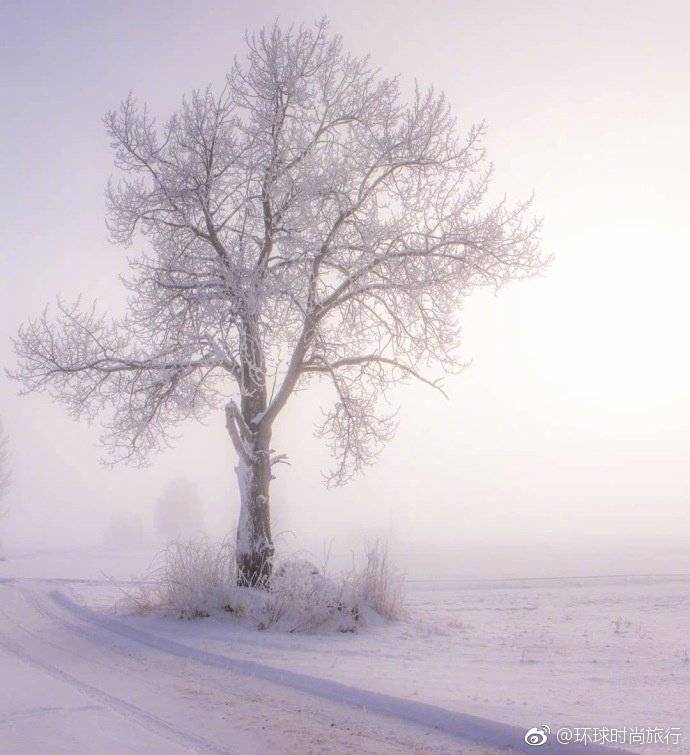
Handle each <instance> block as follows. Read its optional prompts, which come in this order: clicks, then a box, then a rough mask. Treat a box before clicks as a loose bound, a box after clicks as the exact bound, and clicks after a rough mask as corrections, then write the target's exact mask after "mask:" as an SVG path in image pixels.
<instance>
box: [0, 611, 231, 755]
mask: <svg viewBox="0 0 690 755" xmlns="http://www.w3.org/2000/svg"><path fill="white" fill-rule="evenodd" d="M3 613H4V612H3ZM5 615H6V614H5ZM0 650H3V651H4V652H5V653H7V654H9V655H14V656H15V657H16V658H18V659H19V660H20V661H22V662H23V663H25V664H26V665H27V666H30V667H31V668H35V669H38V670H40V671H43V672H44V673H47V674H49V675H50V676H52V677H53V678H54V679H58V680H60V681H62V682H65V683H66V684H68V685H69V686H71V687H72V688H74V689H76V690H77V691H78V692H80V693H81V694H83V695H85V696H87V697H89V698H91V699H92V700H96V701H97V702H99V703H101V704H102V705H104V706H106V707H107V708H109V709H110V710H112V711H114V712H115V713H117V714H119V715H121V716H123V717H124V718H125V719H127V720H128V721H130V722H134V723H136V724H138V725H140V726H142V727H143V728H145V729H148V730H149V731H152V732H153V733H154V734H158V735H159V736H161V737H163V738H164V739H167V740H168V741H171V742H173V743H175V744H177V745H181V746H183V747H184V746H187V747H191V748H192V749H193V750H194V751H195V752H204V753H206V752H208V753H216V754H217V755H234V753H233V752H232V751H231V750H225V749H222V748H220V747H217V746H216V745H214V744H213V743H212V742H208V741H207V740H205V739H203V738H201V737H197V736H195V735H193V734H189V733H187V732H185V731H182V730H181V729H178V728H176V727H175V726H173V725H172V724H169V723H167V721H163V720H162V719H160V718H158V717H157V716H154V715H153V714H151V713H147V712H146V711H145V710H143V709H142V708H139V707H137V706H136V705H132V703H128V702H126V701H125V700H122V699H121V698H119V697H115V696H114V695H110V694H109V693H107V692H105V691H103V690H102V689H99V688H98V687H94V686H93V685H92V684H88V683H87V682H83V681H81V680H80V679H77V678H76V677H75V676H72V675H71V674H68V673H67V672H65V671H63V670H62V669H60V668H58V667H57V666H54V665H53V664H51V663H47V662H45V661H42V660H39V659H38V658H36V657H34V656H32V655H31V654H30V653H28V652H26V650H24V648H22V647H21V646H20V645H19V644H17V643H16V642H14V640H13V639H12V638H11V637H9V636H8V635H6V634H5V633H4V632H0Z"/></svg>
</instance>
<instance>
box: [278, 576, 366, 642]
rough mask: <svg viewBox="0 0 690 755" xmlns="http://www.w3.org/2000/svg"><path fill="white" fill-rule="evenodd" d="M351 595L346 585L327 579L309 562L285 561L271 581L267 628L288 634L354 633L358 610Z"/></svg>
mask: <svg viewBox="0 0 690 755" xmlns="http://www.w3.org/2000/svg"><path fill="white" fill-rule="evenodd" d="M347 592H348V590H347V585H346V583H344V582H340V583H338V582H336V581H334V580H332V579H329V578H328V577H325V576H324V575H322V574H321V573H320V572H319V570H318V569H317V568H316V567H315V566H314V565H313V564H312V563H310V562H309V561H285V562H283V563H282V564H279V565H278V566H277V568H276V569H275V570H274V573H273V577H272V579H271V586H270V590H269V599H268V600H267V601H266V605H265V608H264V622H263V623H264V626H265V628H268V627H269V626H275V627H277V628H278V629H282V630H284V631H288V632H313V631H316V630H318V629H326V628H331V629H338V630H340V631H353V629H354V621H355V616H356V611H355V612H354V613H353V612H352V608H353V606H352V605H348V601H347V600H346V599H345V594H346V593H347Z"/></svg>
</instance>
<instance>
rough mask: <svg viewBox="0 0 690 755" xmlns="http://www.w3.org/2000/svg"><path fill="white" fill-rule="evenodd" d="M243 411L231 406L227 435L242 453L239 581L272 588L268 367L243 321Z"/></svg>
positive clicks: (251, 324)
mask: <svg viewBox="0 0 690 755" xmlns="http://www.w3.org/2000/svg"><path fill="white" fill-rule="evenodd" d="M241 338H242V357H243V358H242V360H241V370H242V375H241V386H242V397H241V401H240V406H239V407H236V406H234V405H233V406H231V407H230V412H231V416H230V417H228V430H229V431H230V435H231V437H232V439H233V443H234V444H235V449H236V450H237V452H238V457H239V462H238V465H237V467H236V472H237V480H238V483H239V491H240V518H239V522H238V525H237V579H238V584H240V585H249V586H252V587H268V584H269V582H270V579H271V568H272V566H273V551H274V548H273V539H272V537H271V509H270V497H269V487H270V484H271V447H270V444H271V425H270V423H269V422H267V421H265V420H264V414H265V413H266V405H267V396H266V367H265V360H264V356H263V352H262V349H261V339H260V337H259V334H258V332H257V328H256V323H255V322H253V321H250V320H245V322H244V327H243V329H242V332H241Z"/></svg>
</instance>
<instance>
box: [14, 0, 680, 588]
mask: <svg viewBox="0 0 690 755" xmlns="http://www.w3.org/2000/svg"><path fill="white" fill-rule="evenodd" d="M323 14H326V15H328V16H329V17H330V18H331V20H332V29H333V31H334V32H338V33H341V34H342V35H343V36H344V38H345V43H346V45H347V46H348V47H350V48H351V49H352V50H353V51H355V52H357V53H362V52H367V51H369V52H371V55H372V58H373V60H374V61H375V62H376V63H377V64H379V65H380V66H381V68H382V69H383V70H384V71H385V72H386V73H388V74H396V73H400V74H401V75H402V77H403V80H404V81H406V82H408V83H412V82H413V80H414V79H415V78H417V79H419V81H420V82H422V83H425V84H426V83H434V84H436V85H437V86H438V87H440V88H442V89H444V90H445V91H446V93H447V94H448V97H449V99H450V101H451V102H452V103H453V105H454V108H455V112H456V114H457V115H458V116H459V117H460V120H461V123H465V124H469V123H471V122H473V121H477V120H481V119H482V118H484V119H486V120H487V122H488V125H489V133H488V137H487V139H486V145H487V147H488V151H489V157H490V159H491V160H492V161H493V162H494V163H495V166H496V172H495V183H494V189H495V191H496V192H499V193H501V194H502V193H503V192H506V193H507V194H508V195H509V197H511V198H520V197H525V196H527V195H529V193H530V192H531V191H532V190H533V189H534V190H535V192H536V208H537V211H538V212H539V214H543V215H544V217H545V229H544V245H545V247H546V249H547V250H548V251H550V252H552V253H554V254H555V260H554V263H553V265H552V266H551V268H550V269H549V270H548V271H547V273H546V274H545V275H544V276H543V277H542V278H541V279H539V280H534V281H531V282H527V283H522V284H516V285H514V286H513V287H512V288H510V289H506V290H504V291H502V292H501V293H500V295H499V296H498V297H497V298H496V297H494V295H493V293H491V292H488V291H484V292H479V293H478V294H476V295H475V296H473V297H472V298H471V299H470V300H469V301H468V302H467V305H466V308H465V316H464V323H465V340H464V344H465V354H466V356H467V359H468V360H472V364H471V366H470V367H468V369H467V370H466V371H465V372H464V373H463V374H461V375H460V376H457V377H453V378H449V379H448V380H447V383H446V387H447V390H448V393H449V395H450V401H444V400H443V399H442V398H440V397H439V396H438V394H436V393H435V392H434V391H430V390H429V389H425V388H423V387H414V386H407V387H404V388H403V389H401V390H400V392H399V393H398V394H397V396H396V398H397V399H398V400H399V403H400V405H401V412H400V419H401V423H400V428H399V431H398V434H397V437H396V439H395V441H394V442H393V443H391V444H390V445H389V446H388V448H387V449H386V451H385V452H384V454H383V456H382V457H381V460H380V462H379V463H378V465H377V466H375V467H373V468H372V469H371V470H370V471H369V473H368V474H367V476H366V477H365V478H362V479H361V480H358V481H356V482H355V483H353V484H350V485H349V486H347V487H345V488H343V489H339V490H335V491H326V490H325V489H324V488H323V487H322V485H321V479H320V468H321V467H322V466H323V464H325V463H327V461H328V458H327V456H326V454H325V453H324V451H323V450H322V449H321V448H320V446H319V444H318V442H317V441H315V440H313V439H312V438H311V425H312V420H313V419H314V418H315V417H316V416H317V415H316V412H317V411H318V398H319V396H318V395H315V394H309V393H304V394H301V395H300V396H299V397H298V398H297V400H295V401H293V402H292V403H291V404H290V406H289V409H288V410H287V412H286V414H285V415H284V416H283V417H282V419H281V420H279V423H280V424H279V427H278V428H277V429H276V434H275V438H274V445H275V447H276V448H277V449H279V450H280V451H281V452H282V451H284V452H287V453H288V454H290V456H291V459H292V466H291V467H289V468H281V471H280V475H279V478H278V480H277V481H276V482H275V485H274V491H273V496H274V516H275V519H276V529H277V530H279V531H280V530H293V531H294V532H295V533H296V534H297V536H298V537H297V539H295V540H294V541H293V540H290V541H289V542H291V543H292V542H295V543H297V544H299V543H307V544H309V545H311V546H312V547H314V546H315V545H318V544H319V543H326V542H327V541H329V540H330V539H331V538H335V539H336V540H337V541H338V542H350V541H354V540H356V539H357V538H358V537H360V536H361V533H362V532H363V531H365V530H366V529H367V528H369V527H371V528H372V529H373V530H375V531H376V532H381V533H386V534H387V535H388V536H389V537H390V538H391V539H393V540H394V541H395V542H398V543H401V544H403V545H404V547H405V548H408V549H409V548H410V547H411V546H412V545H415V546H419V547H421V546H425V545H428V544H430V543H436V544H439V545H443V546H445V549H444V550H443V553H447V554H448V557H449V558H450V559H451V560H456V562H457V563H461V562H463V561H467V560H470V559H472V558H474V557H475V556H474V555H473V554H477V553H478V552H479V551H480V550H481V549H483V548H485V549H486V550H487V551H488V552H491V553H502V554H504V556H505V558H506V560H505V562H504V567H503V570H502V571H501V573H504V572H505V573H510V572H511V569H515V570H518V571H519V570H522V572H524V571H525V570H528V571H529V569H531V570H532V571H534V570H535V569H536V570H537V571H538V570H539V569H540V568H541V567H540V566H539V563H540V561H539V559H540V558H542V556H543V559H544V563H546V562H547V561H548V568H549V569H551V570H555V571H557V570H558V567H557V564H558V562H559V560H561V559H565V558H566V556H564V555H563V554H566V553H571V552H572V553H575V554H576V556H577V552H578V551H579V552H580V554H581V555H580V556H579V560H578V557H576V556H573V559H574V561H573V563H574V564H575V565H573V566H572V569H573V570H574V571H577V570H581V571H582V570H584V571H587V570H588V564H587V559H589V558H590V554H592V553H595V552H596V551H597V550H600V548H599V544H601V543H607V542H617V543H619V544H620V545H619V547H618V550H617V551H616V553H617V554H618V555H615V554H614V555H612V556H611V557H610V559H609V561H610V565H611V566H610V568H611V569H612V570H620V569H623V568H635V567H639V569H641V570H646V569H647V568H649V569H652V570H653V569H655V568H665V569H674V570H687V569H688V566H689V564H690V555H689V554H690V546H688V544H689V543H690V444H689V434H690V349H689V348H688V340H689V339H688V327H689V325H690V296H688V289H689V288H690V285H689V284H690V252H689V242H690V211H689V208H688V204H689V199H690V192H689V190H688V176H689V175H690V140H689V139H688V135H689V134H690V97H689V96H688V92H689V91H690V47H689V46H688V44H687V40H688V33H689V31H690V5H688V3H687V2H675V3H673V2H657V3H654V4H653V6H650V4H649V3H648V2H615V1H611V2H605V3H602V2H600V1H599V2H582V1H579V0H578V2H574V1H572V2H531V3H524V2H491V1H490V0H489V1H487V0H482V2H463V1H462V0H460V1H458V0H455V1H454V2H426V3H421V2H417V1H415V2H407V1H405V2H400V1H396V2H374V3H371V2H360V1H359V0H357V2H347V3H323V2H321V3H317V2H300V3H296V2H282V3H277V2H270V1H268V2H263V3H255V2H251V3H250V2H232V1H231V0H226V1H225V2H203V1H201V2H181V1H175V0H166V2H153V1H150V0H149V1H148V2H145V3H141V2H110V3H100V2H89V3H87V2H59V0H51V1H50V2H48V1H47V0H46V1H44V2H36V1H33V2H31V1H26V0H24V1H23V2H11V1H9V0H3V3H2V9H1V10H0V70H1V71H2V119H1V120H0V138H1V143H0V160H1V163H0V182H1V191H2V202H1V203H0V228H1V229H2V233H1V235H0V274H1V285H2V291H1V296H0V308H1V310H2V311H1V320H0V331H1V332H0V335H1V339H0V360H2V363H3V364H5V365H6V364H10V363H11V360H12V356H11V346H10V342H9V337H10V336H11V334H12V333H13V332H14V331H15V330H16V328H17V326H18V325H19V323H20V322H21V321H22V320H24V319H26V318H27V317H28V316H30V315H35V314H36V313H38V312H39V311H40V309H41V308H42V307H43V305H44V304H46V303H48V302H51V301H53V300H54V296H55V294H56V293H57V292H60V293H61V294H63V295H64V296H65V297H67V298H69V297H72V296H74V295H76V294H77V293H79V292H82V293H83V294H84V295H85V296H86V297H87V298H99V299H100V300H101V301H102V302H103V303H105V304H107V305H109V306H111V307H112V308H113V309H114V310H116V309H117V308H119V307H120V306H121V304H122V293H121V291H120V289H119V286H118V283H117V280H116V275H117V273H118V272H121V271H122V270H123V269H124V264H125V259H124V258H125V252H123V250H121V249H119V248H117V247H113V246H111V245H109V244H108V242H107V240H106V232H105V227H104V201H103V187H104V184H105V181H106V179H107V177H108V175H109V174H110V172H111V155H110V151H109V147H108V142H107V138H106V136H105V133H104V129H103V127H102V123H101V118H102V116H103V114H104V112H105V111H106V110H107V109H109V108H111V107H113V106H115V105H116V104H117V103H118V102H119V100H120V99H121V98H122V97H124V96H126V94H127V92H128V91H129V90H130V89H133V90H134V92H135V94H136V95H137V96H138V97H140V98H141V99H143V100H146V101H148V102H149V104H150V106H151V108H152V110H153V112H155V113H158V114H159V115H160V117H161V119H164V118H165V117H167V116H168V115H169V114H170V112H171V111H172V110H173V109H174V108H176V106H177V104H178V102H179V99H180V97H181V95H182V94H183V93H185V92H188V91H189V90H190V89H191V88H193V87H202V86H205V85H206V84H207V83H209V82H210V83H216V84H217V83H219V82H221V81H222V80H223V77H224V74H225V72H226V70H227V69H228V67H229V65H230V63H231V60H232V57H233V55H235V54H236V53H241V52H242V34H243V32H244V29H245V28H246V27H249V28H257V27H259V26H261V25H263V24H266V23H270V22H271V21H272V19H273V18H274V17H276V16H279V17H280V18H281V20H282V21H284V22H286V23H288V22H293V21H294V22H297V23H299V22H310V21H311V20H313V19H314V18H316V17H318V16H320V15H323ZM16 388H17V387H16V385H14V384H12V383H10V382H9V381H8V380H7V379H6V378H5V377H4V375H3V376H2V378H0V414H1V415H2V416H3V417H4V419H5V424H6V427H7V430H8V431H9V433H10V434H11V436H12V439H13V452H14V462H15V487H14V491H13V494H12V498H11V499H10V503H11V505H12V509H13V514H12V519H11V520H10V521H9V522H8V523H7V525H6V528H5V530H6V534H5V535H4V538H5V539H6V540H10V539H13V540H14V541H15V542H18V543H20V542H21V543H29V542H34V543H41V544H50V543H51V542H54V541H58V540H59V541H66V540H84V539H88V538H93V537H95V538H96V539H100V537H101V534H100V533H101V530H102V529H103V527H104V526H105V524H107V522H108V520H109V519H110V516H111V514H112V512H113V511H117V510H128V511H136V510H141V511H142V512H143V514H144V516H145V517H148V516H149V512H150V509H151V504H152V501H154V500H155V498H156V496H157V495H158V493H159V491H160V489H161V488H162V487H163V485H164V484H165V482H166V481H168V480H169V479H170V478H171V477H172V476H173V475H177V474H184V475H185V476H187V477H189V478H191V479H194V480H196V481H197V482H198V487H199V490H200V492H201V493H202V495H203V496H204V498H205V499H206V500H207V502H208V503H207V518H208V520H209V526H211V527H212V528H215V529H216V530H217V531H220V530H221V529H222V528H230V527H231V526H232V524H233V522H234V516H235V512H236V508H235V506H236V504H235V500H236V496H235V479H234V474H233V463H234V462H233V458H232V451H231V446H230V442H229V439H228V438H227V435H226V432H225V429H224V424H223V417H222V416H220V415H219V416H217V417H215V418H211V420H210V421H209V424H208V426H206V427H199V426H196V427H195V426H191V425H190V426H189V427H188V429H187V430H186V431H185V434H184V436H183V437H182V438H181V440H180V442H179V445H178V446H177V448H176V449H175V450H173V451H170V452H168V453H166V454H163V455H162V456H160V457H158V458H156V459H154V460H153V463H152V465H151V467H150V468H148V469H146V470H143V471H140V470H131V469H124V468H119V469H117V470H115V471H112V470H107V469H104V468H102V467H101V466H100V465H99V463H98V458H99V456H100V450H99V449H98V447H97V445H96V440H97V437H98V428H97V427H95V426H94V427H90V428H89V427H87V426H83V425H77V424H75V423H74V422H73V421H71V420H70V419H69V418H68V417H67V416H66V414H65V411H64V410H63V409H62V408H61V407H59V406H56V405H53V404H51V403H50V401H49V399H48V398H47V397H36V396H33V397H30V398H24V399H18V398H17V397H16ZM319 547H320V546H319ZM516 547H519V548H522V549H523V550H522V551H521V553H522V555H521V556H520V557H519V558H518V557H515V559H513V560H511V558H512V557H511V556H510V554H511V553H514V552H515V548H516ZM528 553H533V554H537V555H536V556H535V560H534V561H532V562H529V563H528V559H527V557H526V556H525V554H528ZM506 554H507V555H506ZM539 554H541V555H539ZM548 554H552V555H551V556H549V555H548ZM523 557H524V558H523ZM549 558H550V559H551V560H550V561H549ZM575 562H577V563H575ZM569 563H570V562H569ZM458 568H464V569H465V571H467V572H468V573H469V572H472V571H473V567H472V566H471V565H470V566H468V565H467V564H466V563H465V564H464V565H463V566H462V567H458ZM564 568H565V567H564ZM568 568H570V567H568ZM499 571H500V570H499ZM522 572H521V573H520V576H521V575H522Z"/></svg>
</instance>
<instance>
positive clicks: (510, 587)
mask: <svg viewBox="0 0 690 755" xmlns="http://www.w3.org/2000/svg"><path fill="white" fill-rule="evenodd" d="M144 561H145V557H143V556H142V557H139V558H137V557H135V556H131V555H130V556H126V557H119V556H114V555H113V554H110V555H107V554H106V555H103V554H100V555H94V554H92V555H91V556H90V557H89V558H82V559H79V560H77V559H76V558H74V556H70V555H62V556H60V555H59V554H58V555H56V554H34V555H31V556H24V557H15V558H12V559H11V560H10V561H7V562H4V563H0V678H1V679H2V685H0V752H2V753H21V754H22V755H23V754H24V753H27V754H28V753H32V755H33V754H34V753H51V754H52V753H87V752H89V753H92V752H102V753H125V752H137V753H139V752H146V753H158V752H160V753H163V752H165V753H172V752H207V751H210V752H237V753H255V752H256V753H259V752H261V753H270V752H277V753H293V752H294V753H305V752H314V753H317V752H348V753H349V752H380V753H384V752H453V753H455V752H468V753H480V752H482V753H483V752H496V751H498V750H499V747H498V745H499V744H500V743H504V744H505V743H512V744H513V746H514V747H515V749H518V748H519V749H522V750H523V751H525V750H528V749H530V748H527V747H526V746H525V745H524V744H523V745H522V746H521V747H520V738H521V735H522V734H524V732H525V731H526V730H527V729H528V728H530V727H532V726H536V725H541V724H548V725H549V726H551V727H552V731H553V730H554V729H555V728H558V727H560V726H571V727H595V726H598V727H601V726H607V727H618V728H621V727H631V726H638V727H678V728H679V729H680V730H681V732H682V734H683V735H685V741H683V740H681V744H680V745H679V746H676V747H670V746H664V745H658V744H657V745H652V746H636V747H629V749H630V750H633V749H634V751H635V752H646V753H652V752H662V751H673V752H690V705H688V700H689V699H690V579H689V578H688V577H680V576H676V577H616V578H612V577H611V578H598V579H597V578H588V579H566V580H525V581H473V582H469V581H462V582H461V581H454V582H434V583H424V582H421V581H418V582H410V583H409V585H408V590H407V599H408V600H407V603H408V614H409V615H408V617H407V618H406V619H405V620H404V621H402V622H399V623H398V624H395V625H390V626H382V627H374V628H370V629H368V630H366V631H363V632H361V633H360V634H354V635H353V634H345V635H342V634H338V635H335V636H334V635H328V636H326V635H316V636H304V635H285V634H278V633H273V632H260V633H259V632H254V631H249V630H247V629H240V628H238V627H237V626H236V625H234V624H233V623H232V620H231V618H229V617H227V616H218V617H210V618H207V619H202V620H197V621H193V622H190V621H186V622H185V621H177V620H172V619H161V618H153V617H123V616H119V615H115V614H113V613H112V611H109V610H108V607H109V606H111V605H112V604H113V602H114V601H115V599H116V596H117V586H115V585H113V584H112V583H111V582H109V581H108V580H107V579H105V578H104V575H106V574H110V575H114V576H115V577H117V578H122V577H124V576H125V575H127V574H132V573H137V572H139V573H140V572H141V570H142V568H143V565H144ZM384 714H385V715H384ZM472 716H476V717H481V718H478V719H473V718H472ZM434 726H436V727H437V728H436V729H434V728H433V727H434ZM511 726H512V727H515V728H511ZM477 740H483V741H484V744H479V743H477ZM545 749H547V748H541V750H540V751H542V752H543V751H544V750H545ZM548 749H551V748H550V747H548ZM577 749H578V748H576V747H574V746H572V745H571V746H568V747H565V748H563V751H564V752H573V753H574V752H576V750H577ZM595 750H596V748H594V747H592V746H591V745H590V746H588V747H587V751H589V752H595Z"/></svg>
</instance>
